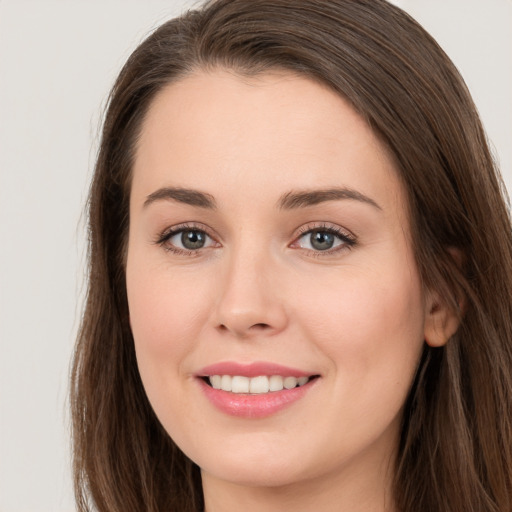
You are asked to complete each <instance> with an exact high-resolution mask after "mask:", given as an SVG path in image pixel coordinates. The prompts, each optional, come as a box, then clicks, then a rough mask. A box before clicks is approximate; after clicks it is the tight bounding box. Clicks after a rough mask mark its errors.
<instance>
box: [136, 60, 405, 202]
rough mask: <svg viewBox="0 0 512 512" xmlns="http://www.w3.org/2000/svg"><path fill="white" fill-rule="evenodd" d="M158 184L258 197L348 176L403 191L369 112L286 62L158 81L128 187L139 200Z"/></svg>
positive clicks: (379, 192) (360, 183) (355, 182)
mask: <svg viewBox="0 0 512 512" xmlns="http://www.w3.org/2000/svg"><path fill="white" fill-rule="evenodd" d="M162 186H182V187H187V188H197V187H199V188H202V189H205V188H206V189H208V192H210V193H213V194H214V195H217V194H220V195H221V196H222V194H223V193H224V192H226V191H230V192H233V191H237V195H238V196H242V195H244V194H242V191H247V190H249V191H252V192H253V195H258V196H259V197H266V196H270V195H272V193H273V192H275V195H276V196H278V195H280V194H282V192H283V191H286V189H305V188H314V187H323V188H325V187H332V186H350V187H351V188H356V189H359V190H360V191H361V192H362V193H364V194H366V195H370V196H372V195H373V196H377V197H381V199H383V198H382V196H383V195H387V196H389V197H387V198H386V201H388V202H389V201H394V202H396V200H397V198H398V199H402V198H403V190H402V187H401V184H400V183H399V179H398V176H397V173H396V169H395V166H394V162H393V159H392V157H391V156H390V154H389V152H388V151H387V149H386V148H385V146H384V145H383V144H382V143H381V142H380V141H379V140H378V138H377V137H376V136H375V134H374V133H373V132H372V130H371V129H370V127H369V126H368V124H367V123H366V122H365V121H364V120H363V118H362V117H361V116H360V115H358V114H357V113H356V112H355V110H354V109H353V108H352V107H351V106H350V105H349V104H348V102H347V101H346V100H344V99H343V98H342V97H341V96H340V95H339V94H337V93H335V92H334V91H333V90H331V89H330V88H328V87H327V86H324V85H322V84H319V83H318V82H316V81H313V80H311V79H308V78H306V77H302V76H297V75H294V74H291V73H286V72H273V73H266V74H261V75H257V76H254V77H241V76H240V75H237V74H235V73H233V72H229V71H224V70H217V71H214V72H197V73H194V74H192V75H189V76H187V77H185V78H183V79H181V80H179V81H177V82H175V83H172V84H170V85H168V86H166V87H165V88H164V89H163V90H162V91H160V93H159V94H158V95H157V96H156V97H155V99H154V100H153V102H152V104H151V106H150V108H149V110H148V112H147V115H146V117H145V119H144V122H143V125H142V130H141V135H140V138H139V140H138V145H137V150H136V158H135V165H134V176H133V191H132V192H133V193H134V194H135V195H138V194H140V195H141V197H140V198H139V200H143V197H144V196H147V195H148V194H150V193H151V192H153V191H154V190H155V189H157V188H158V187H162ZM247 199H248V198H247Z"/></svg>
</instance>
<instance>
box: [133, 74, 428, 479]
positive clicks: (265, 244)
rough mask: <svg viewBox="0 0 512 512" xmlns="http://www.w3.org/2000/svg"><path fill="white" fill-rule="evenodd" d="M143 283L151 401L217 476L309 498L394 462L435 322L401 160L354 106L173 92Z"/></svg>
mask: <svg viewBox="0 0 512 512" xmlns="http://www.w3.org/2000/svg"><path fill="white" fill-rule="evenodd" d="M126 278H127V291H128V301H129V309H130V320H131V327H132V331H133V336H134V340H135V348H136V353H137V361H138V365H139V371H140V374H141V377H142V381H143V384H144V387H145V390H146V393H147V396H148V398H149V400H150V402H151V404H152V406H153V408H154V410H155V412H156V414H157V416H158V417H159V419H160V421H161V423H162V424H163V426H164V428H165V429H166V430H167V432H168V433H169V435H170V436H171V437H172V438H173V439H174V441H175V442H176V443H177V444H178V446H180V448H181V449H182V450H183V451H184V452H185V454H187V455H188V456H189V457H190V458H191V459H192V460H193V461H195V462H196V463H197V464H198V465H199V466H200V467H201V469H202V472H203V478H215V479H218V480H222V481H228V482H233V483H235V484H250V485H252V486H259V485H261V486H279V485H285V484H293V483H299V482H302V484H304V482H307V481H312V480H313V479H319V478H320V479H321V478H338V477H340V478H341V475H347V474H349V473H351V472H352V473H354V472H356V473H357V472H358V474H364V475H375V474H376V473H379V472H380V473H382V471H383V468H384V467H385V466H386V464H388V463H389V462H390V460H392V457H393V454H394V453H395V450H396V442H397V436H398V432H399V423H400V418H401V411H402V408H403V404H404V401H405V399H406V395H407V393H408V390H409V388H410V386H411V382H412V379H413V376H414V373H415V370H416V367H417V364H418V359H419V356H420V353H421V350H422V345H423V341H424V337H425V329H426V323H427V322H428V319H427V317H428V315H427V314H426V312H427V311H428V308H429V305H428V304H427V302H428V301H427V300H426V299H425V298H424V294H423V290H422V286H421V283H420V279H419V276H418V271H417V268H416V265H415V261H414V258H413V250H412V247H411V242H410V237H409V224H408V214H407V206H406V200H405V193H404V190H403V189H402V186H401V183H400V181H399V178H398V176H397V172H396V170H395V168H394V163H393V160H392V158H391V157H390V156H389V155H388V153H387V152H386V150H385V148H384V147H383V145H381V143H380V142H379V140H378V139H377V138H376V137H375V136H374V134H373V133H372V131H371V130H370V129H369V127H368V126H367V125H366V124H365V122H364V121H363V120H362V118H361V117H360V116H359V115H358V114H356V113H355V112H354V110H353V109H352V108H351V107H350V106H349V105H348V104H347V103H346V102H345V101H344V100H343V99H342V98H341V97H340V96H338V95H337V94H335V93H334V92H332V91H331V90H329V89H327V88H326V87H324V86H322V85H319V84H317V83H315V82H313V81H310V80H308V79H306V78H303V77H296V76H293V75H289V74H285V73H282V74H279V73H273V74H265V75H260V76H257V77H255V78H250V79H249V78H241V77H239V76H237V75H235V74H234V73H229V72H224V71H216V72H211V73H199V72H198V73H196V74H194V75H190V76H188V77H186V78H184V79H182V80H181V81H179V82H177V83H174V84H172V85H169V86H167V87H166V88H165V89H164V90H162V91H161V92H160V93H159V95H158V96H157V97H156V99H155V100H154V101H153V103H152V106H151V108H150V110H149V112H148V115H147V117H146V118H145V121H144V124H143V127H142V134H141V137H140V140H139V143H138V146H137V151H136V159H135V165H134V170H133V183H132V191H131V203H130V231H129V243H128V256H127V269H126ZM219 388H220V389H219ZM288 388H289V389H288ZM248 461H250V462H249V463H248ZM354 474H355V473H354Z"/></svg>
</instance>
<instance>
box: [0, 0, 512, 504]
mask: <svg viewBox="0 0 512 512" xmlns="http://www.w3.org/2000/svg"><path fill="white" fill-rule="evenodd" d="M193 3H194V2H193V1H192V0H190V1H187V2H184V1H183V0H174V1H172V0H168V1H165V2H164V1H149V0H145V1H143V0H139V1H128V0H123V1H121V0H117V1H114V0H106V1H105V0H103V1H100V0H89V1H86V0H82V1H76V0H75V1H74V0H61V1H45V0H32V1H29V0H0V343H1V347H0V429H1V430H0V512H51V511H56V512H61V511H62V512H63V511H72V510H74V506H73V499H72V492H71V478H70V470H69V462H68V461H69V429H68V423H69V417H68V414H67V403H66V399H67V392H68V389H67V379H68V371H69V360H70V357H71V353H72V347H73V340H74V336H75V332H76V329H77V325H78V318H79V312H80V309H81V300H82V297H83V273H84V239H85V232H84V228H83V219H82V221H81V214H82V210H83V204H84V200H85V198H86V193H87V187H88V182H89V179H90V176H91V169H92V167H93V162H94V157H95V151H96V147H97V140H98V126H99V122H100V119H101V112H102V106H103V105H104V103H105V99H106V96H107V93H108V90H109V88H110V86H111V84H112V82H113V80H114V77H115V76H116V73H117V72H118V71H119V69H120V67H121V65H122V64H123V62H124V60H125V59H126V58H127V57H128V55H129V53H130V52H131V50H133V48H134V47H135V46H136V45H137V43H138V42H140V41H141V39H142V38H143V37H144V36H145V35H147V34H148V33H149V32H150V30H151V29H152V28H153V27H155V26H156V25H158V24H159V23H160V22H162V21H164V20H165V19H168V18H169V17H172V16H173V15H175V14H178V13H179V12H181V11H182V10H183V8H184V6H187V7H188V6H191V5H193ZM395 3H397V4H399V5H400V6H401V7H403V8H404V9H406V10H407V11H409V12H410V13H411V14H412V15H413V16H414V17H416V18H417V19H418V20H419V21H420V22H421V23H422V24H423V25H424V26H425V27H426V28H427V30H429V31H430V32H431V33H432V34H433V35H434V36H435V37H436V38H437V39H438V41H439V42H440V43H441V46H443V47H444V48H445V50H446V51H447V53H448V54H449V55H450V56H451V57H452V59H453V60H454V61H455V63H456V65H457V66H458V67H459V69H460V70H461V72H462V74H463V76H464V77H465V79H466V81H467V83H468V85H469V88H470V90H471V91H472V93H473V95H474V98H475V101H476V103H477V106H478V108H479V110H480V112H481V115H482V118H483V120H484V124H485V125H486V128H487V131H488V134H489V137H490V140H491V141H492V144H493V146H494V147H495V153H496V156H497V158H498V159H499V160H500V161H501V164H502V170H503V174H504V177H505V180H506V183H507V186H508V188H509V190H512V149H511V145H512V144H511V143H512V93H511V91H512V1H511V0H485V1H482V0H397V1H395Z"/></svg>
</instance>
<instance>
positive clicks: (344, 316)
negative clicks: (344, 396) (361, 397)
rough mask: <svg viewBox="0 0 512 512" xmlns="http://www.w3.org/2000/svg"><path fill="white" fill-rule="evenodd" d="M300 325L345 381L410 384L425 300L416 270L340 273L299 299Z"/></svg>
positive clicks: (350, 383) (419, 344) (351, 383)
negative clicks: (319, 289)
mask: <svg viewBox="0 0 512 512" xmlns="http://www.w3.org/2000/svg"><path fill="white" fill-rule="evenodd" d="M301 310H302V314H301V317H302V327H303V329H304V330H306V331H307V336H308V337H309V338H311V339H315V340H316V342H317V345H318V347H319V348H320V350H321V351H322V352H324V353H325V354H326V355H328V356H329V358H330V359H331V364H332V365H333V367H334V368H335V371H336V373H337V374H338V378H339V379H340V380H341V381H343V382H344V383H345V384H346V385H345V386H342V389H351V390H353V389H357V386H359V385H361V386H363V385H364V386H365V387H366V386H372V385H373V384H375V386H380V385H383V386H384V385H385V386H390V387H393V388H394V387H398V388H400V389H401V390H402V393H403V392H404V391H406V390H407V389H408V387H409V386H410V383H411V381H412V378H413V375H414V371H415V369H416V365H417V362H418V360H419V356H420V353H421V349H422V346H423V325H424V306H423V298H422V292H421V285H420V282H419V279H418V278H417V276H415V275H414V274H410V275H409V274H407V273H405V274H404V273H403V272H400V271H398V270H397V272H387V273H378V272H369V273H367V274H365V275H361V274H357V275H356V274H355V273H353V274H350V273H344V275H343V279H340V280H339V281H336V280H333V281H332V282H331V283H330V285H329V287H328V288H327V289H326V290H325V289H324V293H323V294H322V298H321V299H320V298H319V297H318V296H315V297H311V298H307V297H305V298H304V299H302V304H301Z"/></svg>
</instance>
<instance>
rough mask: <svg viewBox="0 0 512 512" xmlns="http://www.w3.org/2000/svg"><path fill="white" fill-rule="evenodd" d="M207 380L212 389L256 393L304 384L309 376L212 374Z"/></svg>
mask: <svg viewBox="0 0 512 512" xmlns="http://www.w3.org/2000/svg"><path fill="white" fill-rule="evenodd" d="M209 381H210V384H211V385H212V387H213V388H214V389H222V391H231V392H232V393H250V394H253V395H258V394H263V393H268V392H272V391H282V390H283V389H293V388H295V387H297V386H304V384H306V383H307V382H309V377H281V375H271V376H270V377H267V376H265V375H260V376H259V377H252V378H249V377H244V376H242V375H233V376H232V375H212V376H211V377H209Z"/></svg>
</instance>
